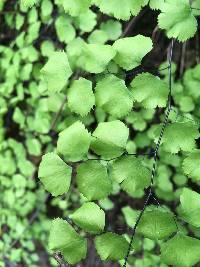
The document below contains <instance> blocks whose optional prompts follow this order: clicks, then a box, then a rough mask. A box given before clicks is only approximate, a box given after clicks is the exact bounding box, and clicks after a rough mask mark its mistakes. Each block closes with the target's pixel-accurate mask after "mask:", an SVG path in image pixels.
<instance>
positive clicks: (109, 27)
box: [100, 19, 122, 41]
mask: <svg viewBox="0 0 200 267" xmlns="http://www.w3.org/2000/svg"><path fill="white" fill-rule="evenodd" d="M100 29H101V30H103V31H104V32H106V34H107V36H108V39H109V40H112V41H115V40H117V39H118V38H119V37H120V35H121V34H122V25H121V23H120V22H119V21H116V20H112V19H109V20H106V22H102V23H101V25H100Z"/></svg>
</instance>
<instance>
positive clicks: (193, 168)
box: [182, 149, 200, 182]
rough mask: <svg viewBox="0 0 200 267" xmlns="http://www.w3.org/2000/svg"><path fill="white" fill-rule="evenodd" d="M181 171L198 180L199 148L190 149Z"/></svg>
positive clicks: (199, 179) (199, 176) (199, 178)
mask: <svg viewBox="0 0 200 267" xmlns="http://www.w3.org/2000/svg"><path fill="white" fill-rule="evenodd" d="M182 167H183V171H184V173H185V174H187V175H188V176H189V177H190V178H191V179H192V180H193V181H196V182H199V181H200V150H199V149H197V150H194V151H192V152H191V153H190V154H189V156H187V157H186V158H185V159H184V161H183V165H182Z"/></svg>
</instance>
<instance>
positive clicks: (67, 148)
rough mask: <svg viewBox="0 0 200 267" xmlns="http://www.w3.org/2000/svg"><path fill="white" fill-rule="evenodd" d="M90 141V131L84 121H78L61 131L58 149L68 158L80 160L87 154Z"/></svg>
mask: <svg viewBox="0 0 200 267" xmlns="http://www.w3.org/2000/svg"><path fill="white" fill-rule="evenodd" d="M90 142H91V136H90V133H88V131H87V130H86V129H85V126H84V125H83V124H82V122H80V121H77V122H75V123H73V124H72V125H71V126H69V127H68V128H67V129H65V130H63V131H62V132H61V133H59V138H58V142H57V149H58V152H59V153H61V154H63V155H64V156H65V157H66V158H67V160H70V161H79V160H82V159H84V157H85V156H86V155H87V153H88V149H89V146H90Z"/></svg>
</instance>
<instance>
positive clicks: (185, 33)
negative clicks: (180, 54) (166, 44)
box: [158, 0, 197, 42]
mask: <svg viewBox="0 0 200 267" xmlns="http://www.w3.org/2000/svg"><path fill="white" fill-rule="evenodd" d="M161 12H162V13H161V14H160V15H159V16H158V25H159V27H160V28H161V29H164V30H166V31H167V36H168V37H169V38H177V39H178V40H179V41H180V42H184V41H186V40H187V39H189V38H191V37H193V36H194V35H195V33H196V31H197V20H196V19H195V17H194V16H193V14H192V10H191V8H190V3H189V1H187V0H166V1H165V2H164V3H163V5H162V6H161Z"/></svg>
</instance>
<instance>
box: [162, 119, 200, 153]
mask: <svg viewBox="0 0 200 267" xmlns="http://www.w3.org/2000/svg"><path fill="white" fill-rule="evenodd" d="M199 136H200V135H199V131H198V128H197V126H196V125H195V124H193V123H192V122H184V123H181V122H175V123H171V124H170V125H168V126H167V128H166V130H165V133H164V136H163V148H164V149H165V150H166V151H168V152H171V153H177V152H178V151H180V150H182V151H189V152H190V151H192V150H193V149H194V148H195V139H197V138H199Z"/></svg>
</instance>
